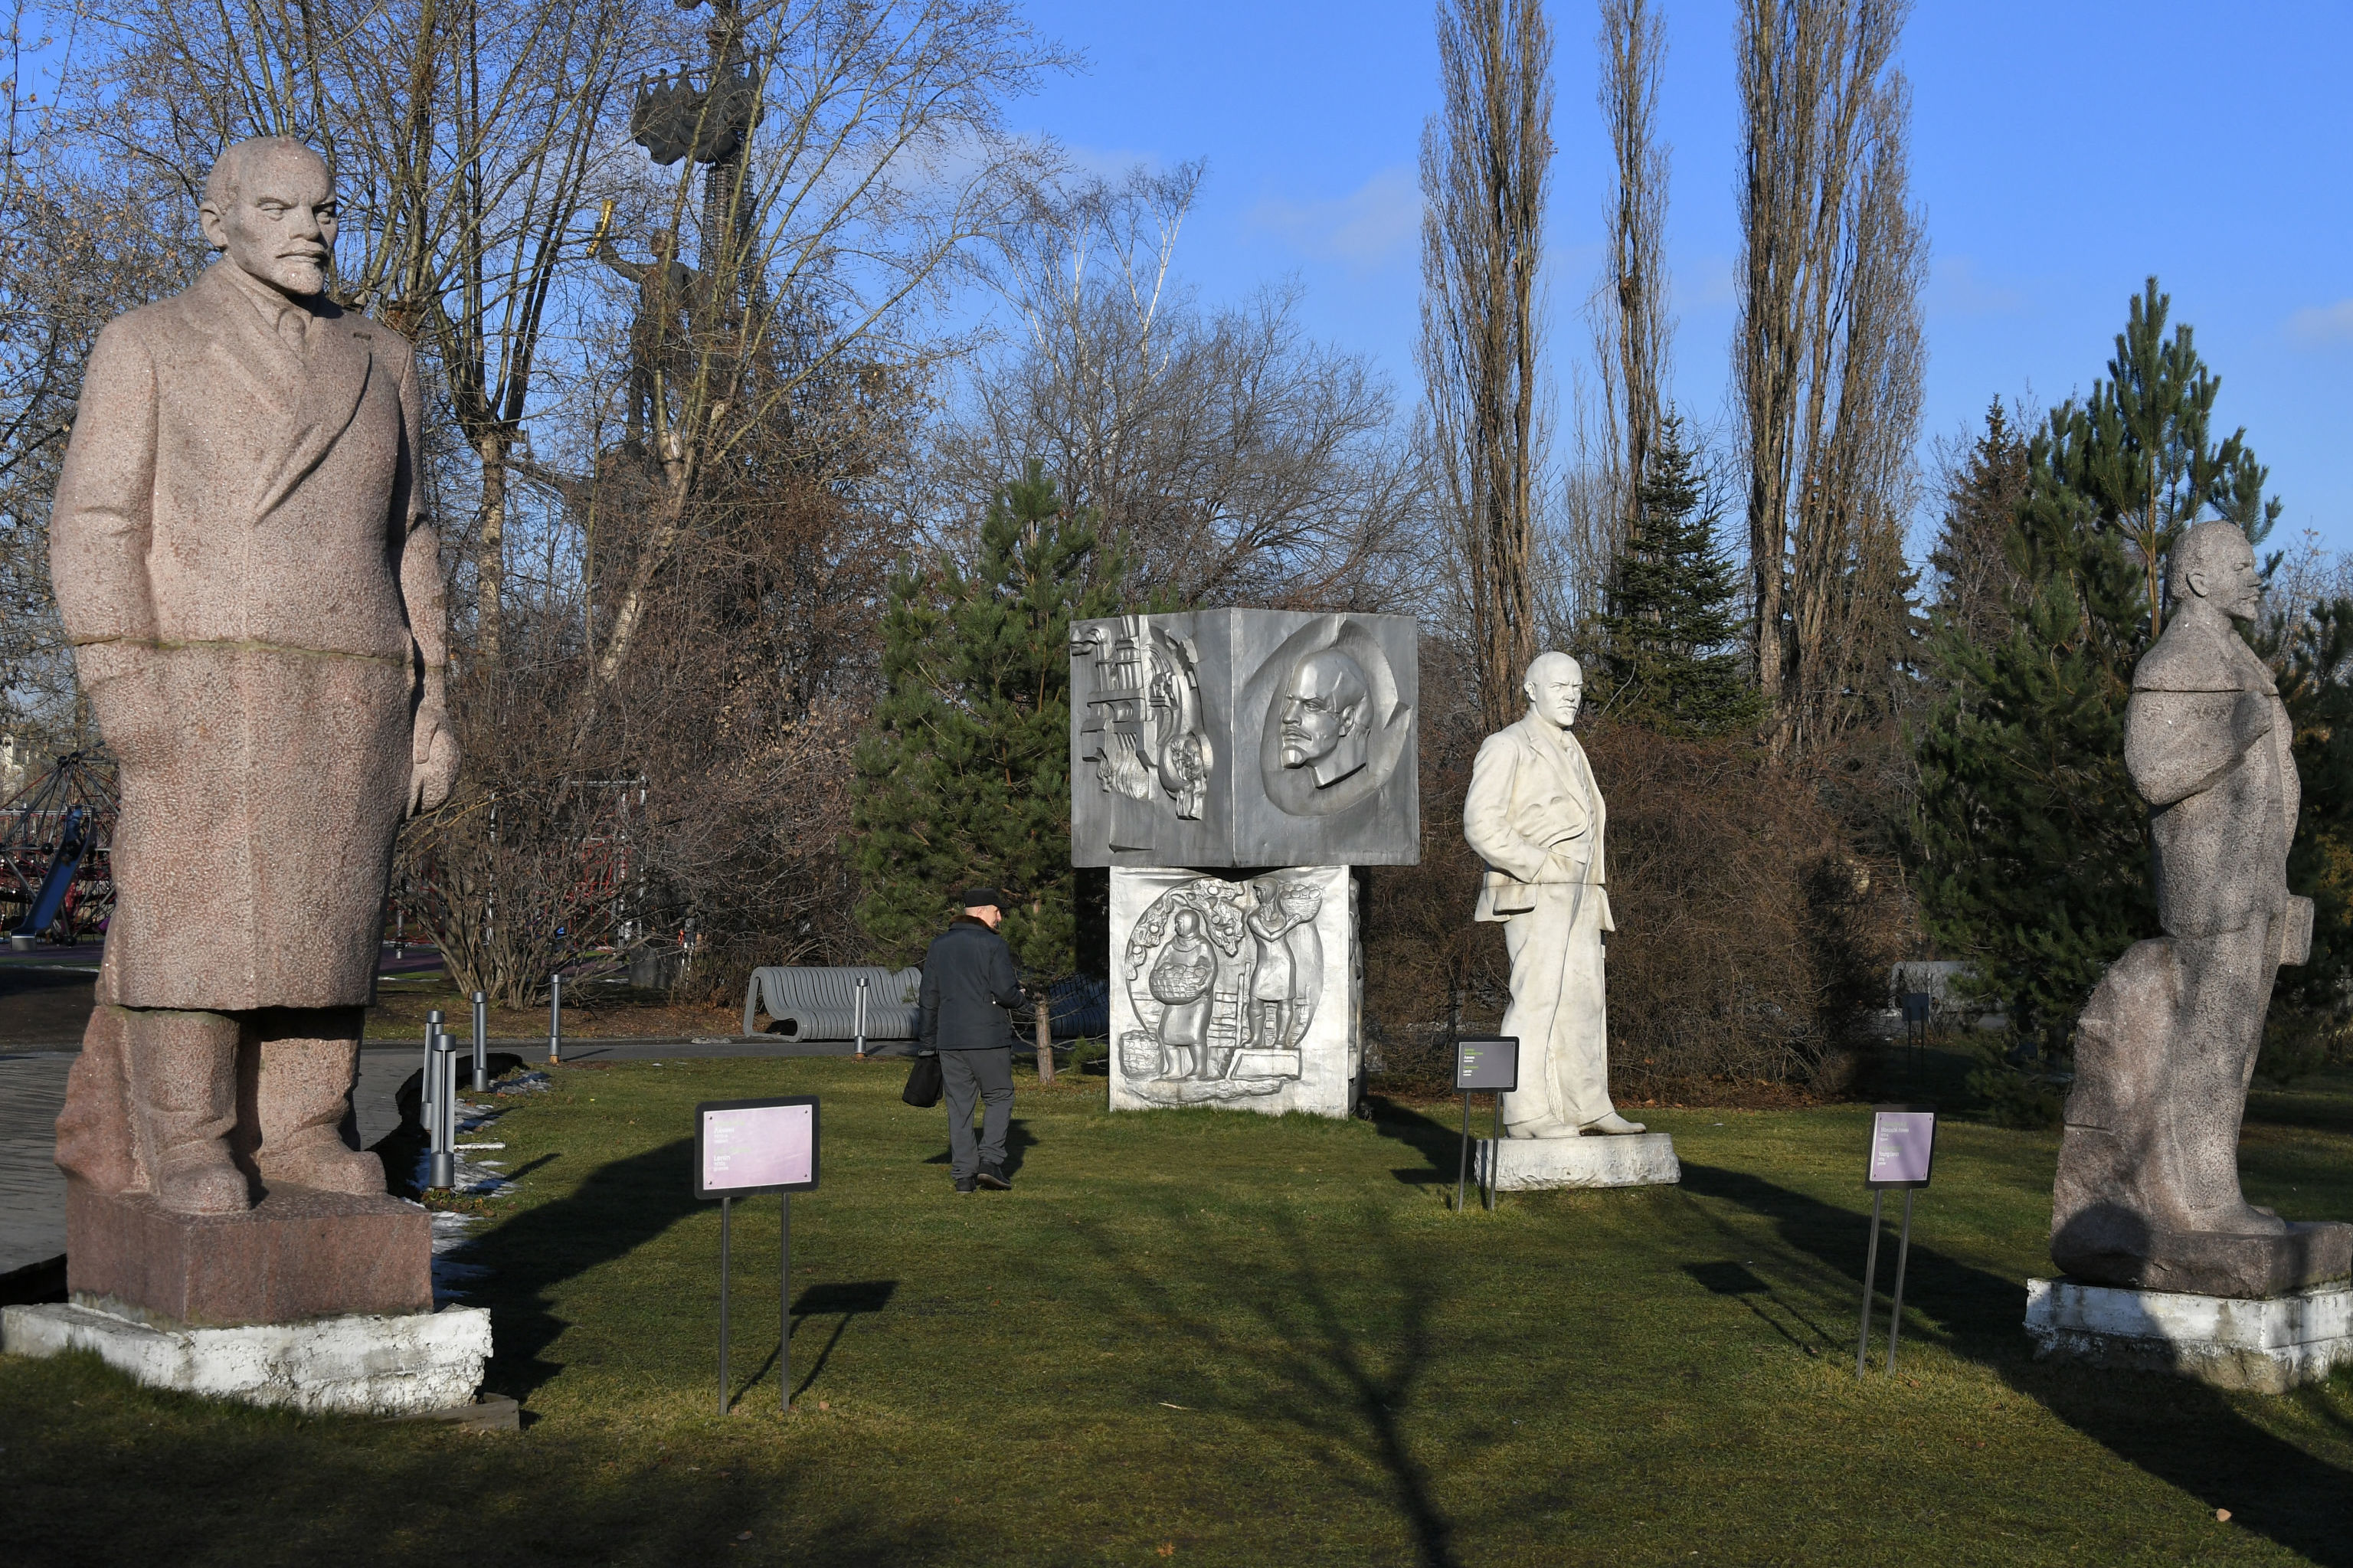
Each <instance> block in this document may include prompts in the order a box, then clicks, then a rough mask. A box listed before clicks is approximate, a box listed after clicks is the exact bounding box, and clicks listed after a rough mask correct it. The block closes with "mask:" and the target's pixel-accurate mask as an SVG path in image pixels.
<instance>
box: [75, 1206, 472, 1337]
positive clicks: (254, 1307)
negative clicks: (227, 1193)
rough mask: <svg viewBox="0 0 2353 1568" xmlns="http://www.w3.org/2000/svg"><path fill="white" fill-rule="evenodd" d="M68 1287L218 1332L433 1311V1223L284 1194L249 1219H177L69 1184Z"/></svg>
mask: <svg viewBox="0 0 2353 1568" xmlns="http://www.w3.org/2000/svg"><path fill="white" fill-rule="evenodd" d="M66 1287H67V1289H69V1290H70V1291H71V1292H72V1293H73V1294H74V1295H75V1296H76V1297H78V1298H87V1299H89V1300H91V1301H94V1302H100V1303H103V1304H107V1305H108V1307H109V1309H110V1310H114V1311H119V1312H122V1313H124V1314H126V1315H127V1316H131V1317H133V1318H141V1317H144V1318H154V1319H168V1320H170V1321H173V1322H176V1323H185V1324H191V1325H196V1326H201V1327H207V1328H225V1327H231V1326H235V1325H239V1324H278V1323H292V1322H298V1321H300V1320H301V1319H308V1318H326V1317H346V1316H350V1315H353V1314H364V1315H368V1316H381V1315H386V1314H391V1315H407V1314H411V1313H417V1312H430V1311H432V1310H433V1216H432V1215H430V1214H429V1213H427V1212H426V1211H425V1210H424V1209H422V1208H420V1207H418V1206H417V1204H415V1203H411V1202H404V1201H403V1200H401V1199H398V1198H394V1197H389V1196H385V1195H382V1194H379V1195H376V1196H373V1197H359V1196H354V1195H353V1194H350V1193H344V1192H316V1191H313V1190H311V1189H310V1188H307V1187H296V1186H291V1185H289V1184H286V1183H282V1182H281V1183H280V1184H279V1185H277V1186H275V1187H272V1188H271V1189H270V1190H269V1194H268V1195H267V1196H266V1197H264V1198H263V1199H262V1201H261V1202H260V1203H259V1204H258V1205H257V1206H255V1207H254V1208H252V1209H249V1210H248V1211H247V1212H246V1213H241V1214H176V1213H173V1212H172V1211H170V1210H168V1209H166V1208H164V1206H163V1205H162V1204H160V1203H158V1202H155V1201H154V1200H153V1199H152V1198H149V1197H146V1196H144V1195H143V1194H136V1193H130V1194H108V1193H104V1192H99V1191H98V1190H97V1189H96V1188H94V1187H92V1186H90V1184H89V1183H88V1182H86V1181H68V1182H67V1184H66Z"/></svg>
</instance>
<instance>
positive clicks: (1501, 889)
mask: <svg viewBox="0 0 2353 1568" xmlns="http://www.w3.org/2000/svg"><path fill="white" fill-rule="evenodd" d="M1524 689H1525V692H1526V694H1527V699H1528V712H1527V716H1526V717H1525V718H1523V719H1521V720H1520V721H1519V722H1518V723H1517V724H1514V725H1511V726H1507V727H1505V728H1504V729H1500V730H1498V731H1496V732H1495V733H1494V734H1493V735H1491V736H1488V737H1487V739H1486V741H1485V742H1484V743H1483V744H1482V745H1481V747H1479V755H1478V758H1477V759H1476V760H1475V761H1473V762H1472V768H1471V792H1470V795H1469V798H1468V799H1466V800H1464V802H1463V805H1462V834H1463V837H1465V838H1466V839H1468V840H1469V841H1470V842H1471V847H1472V849H1473V850H1475V851H1477V852H1478V854H1479V858H1480V859H1481V860H1483V861H1485V862H1486V863H1487V874H1486V875H1485V877H1484V878H1483V879H1482V885H1481V886H1480V889H1479V907H1478V913H1477V918H1479V919H1481V920H1499V921H1501V922H1503V925H1504V945H1505V947H1506V948H1508V949H1509V951H1510V953H1511V959H1512V1004H1511V1006H1510V1008H1509V1009H1507V1010H1506V1011H1505V1012H1504V1024H1503V1032H1504V1033H1505V1034H1510V1035H1516V1036H1518V1038H1519V1042H1520V1087H1519V1092H1518V1093H1516V1094H1509V1095H1505V1096H1504V1097H1503V1113H1504V1136H1505V1137H1507V1138H1567V1137H1575V1136H1577V1134H1580V1133H1637V1132H1641V1130H1642V1125H1641V1123H1640V1122H1633V1121H1628V1120H1627V1119H1626V1118H1624V1117H1622V1116H1620V1115H1619V1114H1618V1110H1617V1107H1615V1106H1613V1105H1611V1104H1610V1102H1609V1006H1608V997H1607V992H1606V990H1605V981H1604V978H1603V972H1602V940H1601V938H1602V933H1603V932H1605V931H1610V930H1614V929H1616V927H1615V926H1614V925H1613V924H1612V923H1611V921H1610V918H1609V878H1608V876H1607V875H1606V874H1605V868H1604V864H1603V859H1602V843H1601V841H1602V830H1603V827H1604V825H1605V823H1606V821H1607V817H1608V813H1607V811H1606V810H1604V809H1603V806H1602V801H1601V791H1600V789H1599V787H1597V786H1596V785H1595V783H1594V781H1593V769H1592V768H1590V767H1588V765H1587V763H1586V760H1585V748H1584V747H1581V746H1579V745H1577V737H1576V736H1574V735H1572V734H1570V733H1569V730H1570V726H1573V725H1575V724H1576V723H1577V711H1578V709H1579V708H1580V707H1581V706H1582V705H1583V703H1584V700H1585V672H1584V670H1583V668H1582V667H1580V666H1579V665H1578V663H1577V661H1576V660H1574V659H1572V658H1570V657H1569V656H1568V655H1567V654H1566V653H1540V654H1538V655H1537V656H1536V658H1535V661H1534V662H1531V663H1530V664H1529V665H1528V673H1527V681H1526V683H1525V688H1524Z"/></svg>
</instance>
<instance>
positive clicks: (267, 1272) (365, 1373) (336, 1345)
mask: <svg viewBox="0 0 2353 1568" xmlns="http://www.w3.org/2000/svg"><path fill="white" fill-rule="evenodd" d="M66 1286H67V1288H68V1289H69V1291H70V1292H71V1293H72V1299H71V1301H70V1302H69V1303H67V1304H64V1305H44V1306H37V1307H11V1308H7V1309H6V1314H5V1319H0V1350H5V1351H8V1352H9V1353H11V1354H16V1355H28V1356H52V1355H57V1354H58V1353H60V1352H62V1351H96V1352H98V1354H99V1356H100V1358H101V1359H102V1360H104V1361H106V1362H107V1364H108V1365H110V1366H113V1367H117V1368H120V1369H121V1371H123V1372H128V1373H130V1374H131V1376H132V1377H133V1378H136V1379H137V1380H138V1381H139V1382H141V1383H146V1384H148V1385H150V1386H151V1387H154V1388H169V1389H175V1390H178V1391H179V1392H181V1393H196V1394H205V1395H208V1396H210V1397H213V1398H219V1399H236V1400H242V1401H244V1402H245V1403H247V1404H275V1405H287V1406H290V1407H292V1408H294V1409H296V1410H302V1411H336V1412H342V1413H345V1414H372V1415H407V1414H418V1413H421V1412H427V1411H443V1410H448V1408H450V1407H451V1406H454V1405H463V1404H466V1403H467V1402H468V1401H470V1400H471V1399H472V1398H473V1397H474V1393H475V1391H476V1390H477V1389H478V1388H480V1386H481V1382H482V1365H483V1363H484V1362H485V1361H488V1360H489V1358H490V1353H491V1315H490V1313H489V1312H488V1311H487V1310H485V1309H484V1308H479V1307H449V1308H443V1309H442V1310H440V1311H438V1312H437V1311H435V1310H434V1309H433V1217H432V1215H431V1214H429V1213H427V1212H426V1211H425V1210H424V1209H422V1208H420V1207H418V1206H417V1204H415V1203H411V1202H405V1201H403V1200H401V1199H398V1198H394V1197H389V1196H385V1195H382V1194H378V1195H375V1196H357V1195H354V1194H351V1193H343V1192H317V1191H313V1190H311V1189H310V1188H304V1187H296V1186H292V1185H290V1184H288V1183H284V1182H280V1184H278V1185H277V1186H275V1187H272V1188H271V1189H270V1190H269V1193H268V1195H267V1196H265V1197H264V1198H263V1199H262V1201H261V1202H260V1203H259V1204H258V1205H256V1206H255V1207H254V1208H252V1209H250V1210H248V1211H247V1212H246V1213H241V1214H178V1213H173V1212H172V1211H170V1210H168V1209H166V1208H164V1206H163V1205H161V1204H160V1203H157V1202H155V1201H154V1200H153V1199H152V1198H149V1197H147V1196H145V1195H144V1194H139V1193H126V1194H110V1193H106V1192H100V1191H99V1190H98V1189H96V1188H95V1187H92V1186H91V1185H90V1183H88V1182H86V1181H79V1180H73V1181H68V1183H67V1186H66Z"/></svg>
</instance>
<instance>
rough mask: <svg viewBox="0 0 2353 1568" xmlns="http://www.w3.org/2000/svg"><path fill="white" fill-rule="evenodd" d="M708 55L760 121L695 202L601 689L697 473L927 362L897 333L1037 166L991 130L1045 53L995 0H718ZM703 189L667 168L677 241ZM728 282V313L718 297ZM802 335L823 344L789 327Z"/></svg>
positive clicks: (602, 649) (685, 530)
mask: <svg viewBox="0 0 2353 1568" xmlns="http://www.w3.org/2000/svg"><path fill="white" fill-rule="evenodd" d="M711 58H712V62H713V66H712V74H713V75H714V76H717V75H719V74H722V73H723V71H725V70H727V69H733V68H731V67H729V66H728V64H727V62H729V61H731V60H741V61H744V62H747V63H746V64H745V65H744V67H743V68H742V69H747V70H749V71H751V72H753V74H754V79H755V80H756V82H757V84H758V90H759V92H760V95H761V104H762V109H761V114H760V117H759V119H758V121H757V122H756V123H755V124H754V126H752V127H750V128H749V130H748V131H747V132H746V138H747V139H746V155H745V157H744V158H743V159H741V160H738V161H737V162H736V163H734V164H733V165H732V177H730V178H729V181H728V183H729V185H730V186H731V187H732V188H728V189H724V190H722V191H720V192H718V193H717V195H716V197H715V199H705V200H704V201H703V202H702V210H703V213H704V222H705V225H706V227H709V226H710V225H712V223H714V222H715V223H717V224H720V225H723V227H724V228H725V229H726V231H727V234H728V236H729V238H728V239H727V241H726V242H725V244H723V245H714V244H713V243H712V236H710V235H709V234H706V235H705V237H704V248H703V258H704V267H703V273H704V276H703V277H702V280H700V281H699V282H698V285H697V286H698V287H699V288H701V289H703V290H707V291H712V295H713V296H714V297H713V299H712V302H710V303H709V304H708V305H706V306H705V307H704V308H703V309H702V311H701V313H700V316H699V319H698V321H697V323H696V330H695V331H694V332H693V333H692V334H691V346H690V350H689V352H688V354H687V355H686V356H685V359H684V361H683V362H682V363H681V364H680V365H679V366H677V369H676V374H675V376H673V377H672V378H670V379H671V383H672V384H671V385H670V386H667V387H663V388H662V389H661V391H660V393H659V395H658V396H657V397H655V398H654V399H653V404H652V408H651V416H652V417H651V419H650V421H649V439H648V447H649V453H650V456H651V460H652V466H653V478H654V483H653V484H652V485H651V486H650V487H649V491H648V493H646V496H645V499H644V506H643V526H642V527H641V528H639V529H638V530H637V531H636V535H635V539H634V542H633V548H632V549H631V551H630V554H631V556H632V558H631V559H630V561H629V562H628V566H627V567H626V568H624V570H623V571H622V573H621V575H620V576H619V578H618V580H617V583H616V584H615V585H614V589H613V592H612V594H611V597H610V599H608V600H607V601H606V604H605V606H604V608H603V609H602V612H601V614H600V616H599V621H600V625H601V635H600V638H599V641H600V646H599V647H598V649H597V652H596V662H595V669H596V679H597V680H598V682H599V683H603V684H606V685H610V684H611V683H613V682H614V681H616V680H617V678H618V676H619V674H620V673H621V671H622V669H623V668H624V667H625V666H626V665H627V663H628V660H629V657H630V655H631V654H632V652H634V651H635V649H636V646H637V640H638V634H639V632H640V630H642V628H643V626H644V624H645V620H646V616H647V614H648V611H649V609H650V607H651V601H652V595H653V593H654V590H655V585H656V581H657V579H658V577H659V576H660V574H661V573H662V572H663V571H664V569H665V568H666V567H669V566H670V564H671V563H672V561H673V560H674V559H675V558H676V556H677V555H678V553H679V551H680V549H681V547H682V546H684V545H685V544H686V543H687V542H688V540H689V538H690V537H691V534H692V530H693V514H692V506H693V502H694V499H695V497H696V496H697V495H698V493H700V492H701V489H702V485H703V484H704V482H706V479H708V478H709V477H710V476H712V473H713V471H714V470H715V469H717V468H718V467H719V466H720V465H722V464H723V463H726V462H728V461H731V460H732V459H733V456H734V454H735V453H736V452H737V451H738V450H739V449H741V448H742V447H743V446H744V444H745V443H747V442H749V441H752V440H754V439H755V437H756V434H757V432H759V431H760V430H761V429H763V428H764V427H765V425H766V424H767V423H768V422H769V421H771V420H773V419H776V418H789V410H790V408H791V406H792V405H793V403H794V401H795V400H796V399H797V398H798V397H802V396H804V395H805V394H806V393H807V392H808V391H810V390H811V389H812V388H814V387H818V385H819V384H821V383H825V382H828V381H830V380H833V379H835V378H839V377H842V376H860V375H865V374H871V373H872V371H871V368H870V367H874V366H889V367H890V368H889V370H888V371H887V372H886V374H890V375H892V376H914V375H919V374H921V368H920V367H921V366H922V365H923V364H924V363H927V362H930V361H932V360H933V359H934V357H935V355H936V354H937V352H938V349H939V346H940V345H939V344H937V343H936V342H933V341H928V340H923V339H921V338H920V337H919V336H918V335H917V334H915V333H914V332H913V328H914V327H915V326H916V324H917V317H916V313H915V312H914V309H913V307H914V306H915V305H916V304H917V303H919V302H921V300H922V299H923V296H924V295H925V294H926V292H927V291H933V290H935V289H936V288H937V287H938V286H939V285H940V284H942V283H943V282H944V281H945V280H946V279H947V277H948V276H949V275H950V274H951V273H953V272H954V271H955V270H957V269H958V268H959V267H960V266H962V265H963V264H965V262H967V261H968V260H969V259H970V254H971V252H972V250H973V249H974V248H975V247H976V246H977V245H979V244H982V243H985V242H987V240H989V239H990V238H993V237H994V236H996V235H998V234H1000V233H1002V232H1004V231H1005V230H1006V229H1007V228H1008V227H1009V226H1011V225H1013V224H1015V223H1018V221H1019V220H1020V219H1021V217H1023V214H1024V212H1025V210H1026V207H1025V202H1026V198H1027V194H1028V193H1029V190H1030V189H1031V188H1032V187H1033V185H1034V183H1035V181H1036V179H1037V177H1038V175H1039V174H1040V173H1041V172H1042V170H1043V168H1044V160H1043V158H1042V155H1041V154H1039V150H1038V149H1037V148H1035V147H1034V146H1032V145H1031V144H1029V143H1026V142H1023V141H1021V140H1020V139H1018V138H1016V137H1013V136H1011V135H1009V134H1008V132H1006V130H1005V128H1004V124H1003V119H1002V110H1003V104H1004V101H1005V100H1006V99H1007V98H1008V97H1009V96H1011V95H1013V94H1016V93H1018V92H1021V91H1024V90H1027V89H1028V88H1029V85H1030V84H1031V83H1032V82H1033V81H1034V80H1035V79H1037V78H1038V76H1039V74H1040V73H1041V72H1042V71H1044V70H1045V69H1050V67H1052V66H1055V65H1057V64H1059V63H1060V59H1061V57H1060V56H1059V55H1058V54H1056V53H1055V52H1053V51H1052V50H1050V49H1047V48H1041V47H1039V45H1038V44H1037V43H1036V42H1035V41H1034V40H1033V39H1032V37H1031V36H1030V34H1029V29H1028V27H1027V26H1026V25H1025V24H1023V23H1022V22H1021V21H1020V19H1019V16H1018V11H1017V10H1016V9H1015V7H1014V6H1013V5H1011V4H1009V3H1008V0H859V3H854V4H842V5H823V6H816V7H804V6H796V5H782V4H765V5H758V6H756V7H755V8H751V9H747V10H744V11H742V12H737V11H735V10H734V9H733V7H732V5H731V6H730V7H729V8H727V9H726V10H723V11H722V12H721V13H719V20H718V22H717V23H715V24H714V26H713V28H712V35H711ZM712 167H713V168H714V169H716V168H721V167H723V165H718V164H714V165H712ZM700 183H702V176H701V175H699V174H698V172H697V171H696V170H695V168H694V166H693V164H692V162H691V160H688V161H686V162H685V163H683V164H681V173H680V175H679V176H678V180H677V183H676V186H675V190H674V195H673V201H672V208H671V212H672V224H673V231H674V232H680V231H682V229H683V226H684V225H685V223H686V221H687V218H688V215H689V214H690V212H691V211H692V210H693V209H694V207H695V201H696V196H697V191H696V186H697V185H698V184H700ZM703 194H704V196H706V197H707V198H708V197H711V195H712V193H709V192H705V193H703ZM714 258H717V259H718V260H717V261H716V263H715V264H714V260H713V259H714ZM739 288H740V289H742V290H743V291H744V292H743V294H742V295H741V297H740V299H739V301H738V302H737V303H735V304H733V305H729V304H724V303H722V302H721V300H722V299H723V298H724V297H725V296H727V295H728V294H729V293H730V292H731V291H733V290H735V289H739ZM813 323H814V324H817V325H819V326H820V327H821V329H822V330H821V331H820V332H818V333H816V334H809V333H807V332H806V331H805V330H804V329H805V328H807V326H809V325H811V324H813ZM788 338H790V339H792V340H793V341H792V342H791V343H790V344H787V343H786V339H788ZM787 348H789V350H790V351H789V352H786V350H787ZM755 367H757V368H756V369H755Z"/></svg>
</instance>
